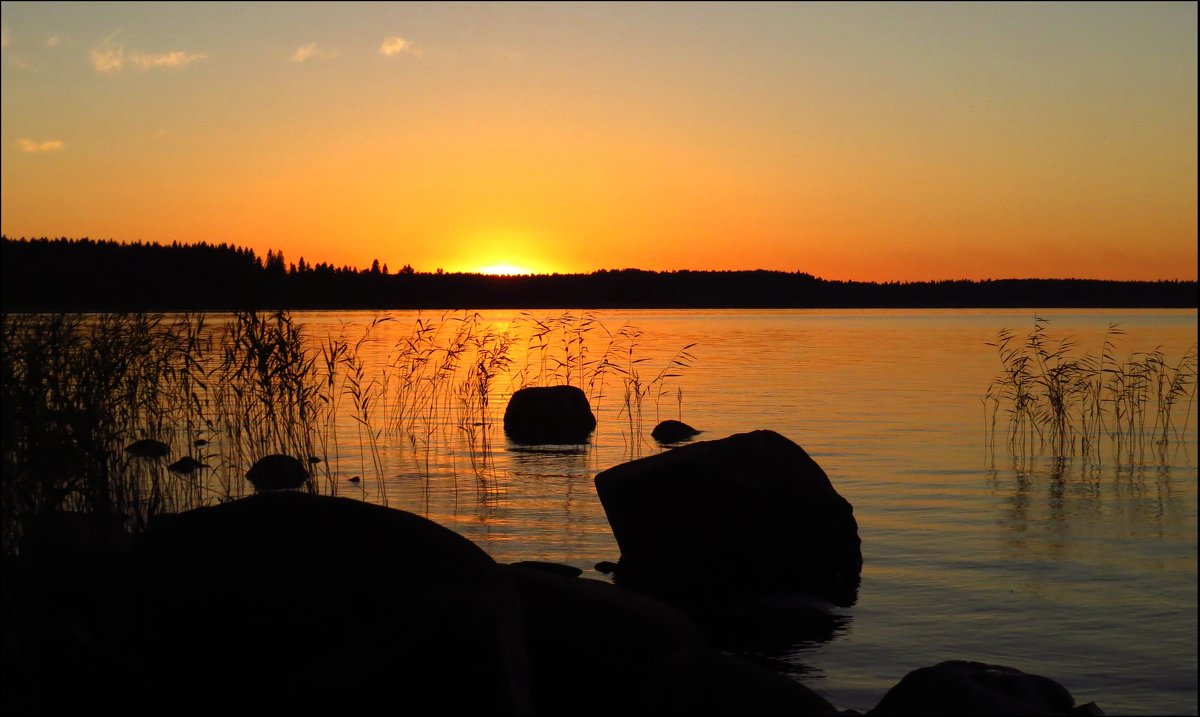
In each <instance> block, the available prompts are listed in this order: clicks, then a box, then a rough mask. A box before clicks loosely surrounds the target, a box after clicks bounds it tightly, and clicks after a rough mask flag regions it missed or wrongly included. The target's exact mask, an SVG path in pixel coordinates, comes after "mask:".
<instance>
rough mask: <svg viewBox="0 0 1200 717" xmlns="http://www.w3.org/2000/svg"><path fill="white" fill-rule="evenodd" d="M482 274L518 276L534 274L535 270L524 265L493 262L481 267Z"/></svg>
mask: <svg viewBox="0 0 1200 717" xmlns="http://www.w3.org/2000/svg"><path fill="white" fill-rule="evenodd" d="M479 273H480V274H498V275H500V276H516V275H518V274H532V273H533V272H532V271H530V270H529V269H526V268H525V267H522V266H514V265H513V264H492V265H491V266H484V267H480V268H479Z"/></svg>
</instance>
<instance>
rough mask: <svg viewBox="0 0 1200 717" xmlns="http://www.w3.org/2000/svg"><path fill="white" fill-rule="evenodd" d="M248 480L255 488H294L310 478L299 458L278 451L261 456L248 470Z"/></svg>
mask: <svg viewBox="0 0 1200 717" xmlns="http://www.w3.org/2000/svg"><path fill="white" fill-rule="evenodd" d="M246 480H248V481H250V483H251V484H252V485H253V486H254V489H255V490H293V489H295V488H299V487H300V486H302V485H304V482H305V481H306V480H308V471H307V470H305V469H304V464H303V463H301V462H300V461H299V460H298V459H296V458H292V457H291V456H285V455H283V454H280V453H276V454H274V455H270V456H265V457H263V458H259V459H258V460H257V461H256V462H255V463H254V465H253V466H251V467H250V470H248V471H246Z"/></svg>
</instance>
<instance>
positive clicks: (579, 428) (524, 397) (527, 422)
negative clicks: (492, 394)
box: [504, 386, 596, 444]
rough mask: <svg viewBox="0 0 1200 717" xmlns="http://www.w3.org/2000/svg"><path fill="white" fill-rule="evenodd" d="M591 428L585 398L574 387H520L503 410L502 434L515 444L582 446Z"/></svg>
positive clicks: (592, 420)
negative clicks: (569, 444) (572, 444)
mask: <svg viewBox="0 0 1200 717" xmlns="http://www.w3.org/2000/svg"><path fill="white" fill-rule="evenodd" d="M595 428H596V416H595V415H594V414H593V413H592V407H591V405H590V404H588V400H587V396H586V395H584V393H583V391H582V390H580V389H579V388H577V387H575V386H534V387H529V388H522V389H520V390H519V391H517V392H516V393H514V394H513V395H512V398H510V399H509V401H508V406H507V407H506V408H505V409H504V433H505V434H506V435H507V436H508V437H509V439H510V440H512V441H513V442H515V443H528V444H536V443H586V442H587V441H588V437H589V436H590V435H591V433H592V431H593V430H595Z"/></svg>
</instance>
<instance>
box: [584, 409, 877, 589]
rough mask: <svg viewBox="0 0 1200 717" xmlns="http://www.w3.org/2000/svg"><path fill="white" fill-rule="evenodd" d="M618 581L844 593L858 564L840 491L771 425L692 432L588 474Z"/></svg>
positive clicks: (854, 584) (853, 585)
mask: <svg viewBox="0 0 1200 717" xmlns="http://www.w3.org/2000/svg"><path fill="white" fill-rule="evenodd" d="M596 492H597V493H598V494H599V496H600V502H601V503H602V504H603V505H604V511H605V513H606V514H607V515H608V521H609V524H610V525H611V526H612V531H613V535H614V536H615V537H616V539H617V544H618V545H619V546H620V548H621V563H620V571H619V575H620V577H621V579H622V581H623V582H625V583H626V584H628V585H631V586H634V587H638V588H641V589H644V590H647V591H648V592H651V593H654V594H658V595H660V596H662V597H664V598H667V599H670V600H672V601H675V600H676V599H677V598H680V599H683V600H686V599H687V598H688V596H690V595H727V596H730V597H737V596H743V595H748V594H749V595H753V594H762V593H766V592H773V591H797V592H803V593H806V594H809V595H813V596H816V597H819V598H821V599H823V600H828V601H829V602H832V603H834V604H836V605H842V606H849V605H852V604H854V602H855V599H856V596H857V589H858V583H859V573H860V572H861V570H862V552H861V547H860V546H861V541H860V540H859V537H858V523H857V522H856V521H855V520H854V510H853V508H852V506H851V505H850V503H849V502H848V501H847V500H846V499H845V498H843V497H842V496H841V495H839V494H838V492H837V491H836V490H834V488H833V485H832V484H831V483H830V482H829V478H828V477H827V476H826V475H825V471H823V470H821V467H820V466H819V465H817V463H816V462H815V461H813V459H812V458H810V457H809V456H808V454H807V453H805V452H804V449H803V448H801V447H800V446H798V445H796V444H795V443H793V442H792V441H790V440H788V439H787V438H784V437H783V436H781V435H779V434H778V433H775V432H773V431H754V432H752V433H742V434H738V435H735V436H730V437H728V438H724V439H721V440H716V441H702V442H700V443H694V444H691V445H687V446H683V447H681V448H676V449H673V450H671V451H667V452H666V453H661V454H659V455H656V456H650V457H647V458H642V459H640V460H636V461H632V462H630V463H624V464H622V465H619V466H616V467H614V468H610V469H608V470H606V471H603V472H601V473H600V474H598V475H597V476H596Z"/></svg>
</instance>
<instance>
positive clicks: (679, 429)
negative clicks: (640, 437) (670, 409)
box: [650, 419, 700, 443]
mask: <svg viewBox="0 0 1200 717" xmlns="http://www.w3.org/2000/svg"><path fill="white" fill-rule="evenodd" d="M698 435H700V431H697V430H696V429H695V428H692V427H691V426H689V425H688V424H686V423H684V422H683V421H675V420H670V419H668V420H666V421H662V422H661V423H659V424H658V425H657V426H655V427H654V430H653V431H651V432H650V436H651V437H652V438H653V439H654V440H656V441H658V442H659V443H679V442H680V441H686V440H687V439H689V438H691V437H692V436H698Z"/></svg>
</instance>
